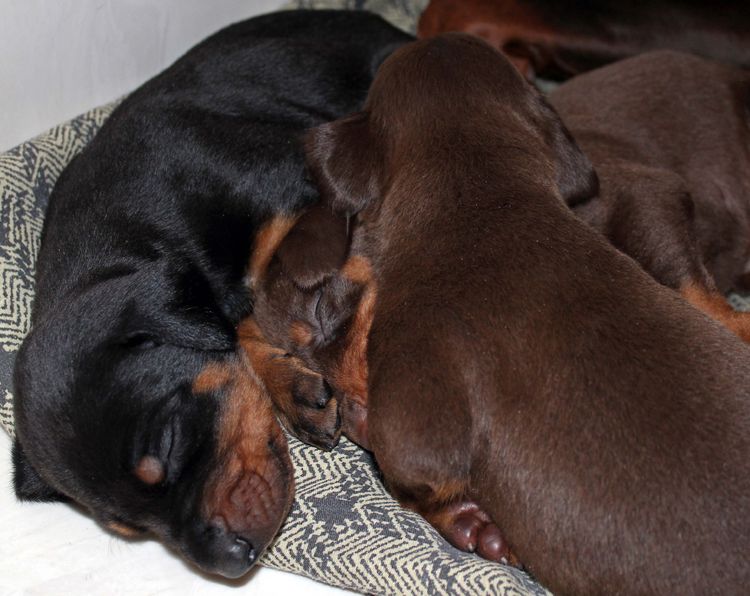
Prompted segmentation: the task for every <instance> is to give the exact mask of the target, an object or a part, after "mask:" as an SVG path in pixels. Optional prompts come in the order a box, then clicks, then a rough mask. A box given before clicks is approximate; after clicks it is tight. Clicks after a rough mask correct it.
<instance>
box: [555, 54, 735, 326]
mask: <svg viewBox="0 0 750 596" xmlns="http://www.w3.org/2000/svg"><path fill="white" fill-rule="evenodd" d="M550 101H551V103H552V105H553V106H554V107H555V108H556V109H557V111H558V112H559V114H560V116H561V117H562V119H563V122H565V124H566V126H567V127H568V129H569V130H570V132H571V133H572V134H573V136H574V137H575V139H576V141H577V142H578V144H579V145H580V146H581V147H582V149H583V150H584V151H585V152H586V154H587V155H588V156H589V157H590V158H591V160H592V161H593V164H594V167H595V169H596V171H597V174H598V175H599V181H600V185H599V190H598V192H597V193H596V194H595V195H594V196H592V197H589V198H586V199H585V200H579V201H577V202H576V203H575V204H573V208H574V210H575V212H576V214H577V215H578V216H579V217H581V218H582V219H584V220H585V221H587V222H588V223H590V224H591V225H593V226H594V227H595V228H596V229H598V230H599V231H601V232H602V233H604V235H605V236H607V238H608V239H609V240H610V241H611V242H612V243H613V244H614V245H615V246H616V247H617V248H619V249H620V250H622V251H623V252H625V253H627V254H628V255H630V256H631V257H633V258H634V259H636V260H637V261H638V262H639V263H640V264H641V265H642V266H643V267H644V268H645V269H646V271H648V272H649V273H650V274H651V275H653V276H654V277H655V278H656V280H657V281H659V282H660V283H663V284H664V285H666V286H668V287H670V288H673V289H675V290H678V291H679V292H680V293H681V294H682V295H683V296H684V297H685V298H686V299H687V300H688V301H690V302H691V303H692V304H693V305H694V306H696V307H697V308H700V309H702V310H704V311H705V312H706V313H707V314H709V315H710V316H712V317H714V318H716V319H717V320H719V321H721V322H722V323H724V324H725V325H726V326H727V327H729V328H730V329H732V330H733V331H734V332H735V333H737V334H738V335H739V336H740V337H742V338H743V339H744V340H745V341H750V314H747V313H738V312H735V311H734V310H733V309H732V308H731V306H730V305H729V304H728V303H727V301H726V300H725V299H724V296H723V294H724V293H726V292H727V291H729V290H732V289H746V287H747V280H748V276H747V273H748V271H749V270H750V153H749V148H750V111H748V110H749V108H750V72H748V71H746V70H741V69H737V68H733V67H730V66H726V65H722V64H718V63H715V62H711V61H709V60H705V59H702V58H698V57H696V56H691V55H689V54H681V53H678V52H669V51H662V52H653V53H650V54H645V55H643V56H639V57H636V58H631V59H630V60H624V61H622V62H618V63H617V64H613V65H611V66H608V67H605V68H601V69H599V70H596V71H594V72H591V73H588V74H586V75H582V76H580V77H578V78H576V79H574V80H572V81H569V82H568V83H566V84H564V85H562V86H561V87H560V88H558V89H556V90H555V91H553V92H552V93H551V94H550Z"/></svg>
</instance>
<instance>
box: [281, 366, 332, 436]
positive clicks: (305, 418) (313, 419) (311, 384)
mask: <svg viewBox="0 0 750 596" xmlns="http://www.w3.org/2000/svg"><path fill="white" fill-rule="evenodd" d="M283 401H284V402H285V403H284V410H285V411H284V412H282V418H283V419H284V422H285V423H287V426H288V427H289V428H288V429H289V431H290V432H292V434H294V435H295V436H296V437H297V438H298V439H300V440H301V441H303V442H305V443H308V444H309V445H314V446H315V447H319V448H321V449H326V450H329V449H333V447H335V446H336V444H337V443H338V441H339V438H340V437H341V416H340V414H339V404H338V400H337V399H336V398H335V397H334V396H333V391H331V387H330V386H329V385H328V383H327V382H326V381H325V379H323V377H321V376H320V375H315V376H313V375H310V376H306V377H302V378H298V379H296V380H295V383H294V384H293V386H292V390H291V400H289V399H285V400H283Z"/></svg>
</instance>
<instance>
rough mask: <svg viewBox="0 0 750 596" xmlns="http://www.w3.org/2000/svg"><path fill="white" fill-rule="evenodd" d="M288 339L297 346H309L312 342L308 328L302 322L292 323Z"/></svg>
mask: <svg viewBox="0 0 750 596" xmlns="http://www.w3.org/2000/svg"><path fill="white" fill-rule="evenodd" d="M289 337H290V338H291V340H292V341H293V342H294V343H295V344H297V345H298V346H303V347H304V346H309V345H310V343H311V342H312V340H313V334H312V330H311V329H310V326H309V325H307V324H306V323H303V322H302V321H294V323H292V324H291V326H290V327H289Z"/></svg>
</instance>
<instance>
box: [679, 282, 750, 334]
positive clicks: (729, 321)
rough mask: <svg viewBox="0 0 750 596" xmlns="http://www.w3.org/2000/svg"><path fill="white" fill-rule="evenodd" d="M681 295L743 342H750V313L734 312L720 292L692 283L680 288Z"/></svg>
mask: <svg viewBox="0 0 750 596" xmlns="http://www.w3.org/2000/svg"><path fill="white" fill-rule="evenodd" d="M680 294H682V296H683V298H685V300H687V301H688V302H689V303H690V304H692V305H693V306H694V307H695V308H697V309H698V310H701V311H703V312H704V313H706V314H707V315H708V316H709V317H711V318H712V319H714V320H716V321H718V322H719V323H721V324H722V325H724V326H725V327H726V328H727V329H729V330H730V331H732V332H733V333H734V334H736V335H738V336H739V337H740V338H741V339H742V340H743V341H746V342H750V313H746V312H738V311H736V310H734V309H733V308H732V305H731V304H729V303H728V302H727V300H726V298H725V297H724V296H723V295H722V294H721V293H720V292H718V291H716V290H710V289H708V288H706V287H705V286H703V285H702V284H700V283H696V282H693V281H690V282H688V283H686V284H684V285H683V286H682V287H681V288H680Z"/></svg>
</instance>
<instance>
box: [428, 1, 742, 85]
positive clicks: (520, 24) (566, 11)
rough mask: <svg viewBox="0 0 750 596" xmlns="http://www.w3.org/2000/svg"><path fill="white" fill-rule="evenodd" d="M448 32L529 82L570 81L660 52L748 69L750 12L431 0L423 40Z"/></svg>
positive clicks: (726, 7) (659, 4)
mask: <svg viewBox="0 0 750 596" xmlns="http://www.w3.org/2000/svg"><path fill="white" fill-rule="evenodd" d="M447 31H463V32H466V33H471V34H472V35H477V36H479V37H482V38H484V39H485V40H486V41H488V42H490V43H491V44H492V45H494V46H495V47H496V48H499V49H501V50H503V52H505V53H506V55H507V56H508V57H509V58H510V59H511V60H512V61H513V63H514V64H515V65H516V66H517V67H518V68H519V69H520V70H521V72H523V73H524V74H525V75H526V76H527V77H528V78H529V79H533V78H534V76H535V75H538V76H540V77H544V78H551V79H558V80H563V79H568V78H570V77H572V76H574V75H576V74H579V73H582V72H585V71H588V70H591V69H593V68H597V67H599V66H602V65H604V64H608V63H610V62H616V61H617V60H621V59H623V58H628V57H630V56H634V55H636V54H641V53H643V52H648V51H650V50H658V49H673V50H681V51H684V52H692V53H695V54H698V55H701V56H706V57H708V58H713V59H715V60H719V61H722V62H727V63H729V64H736V65H739V66H744V67H748V66H750V12H748V10H747V5H746V3H745V2H742V1H738V0H732V1H729V2H726V1H725V2H722V3H721V7H720V8H717V6H716V5H712V4H711V3H710V2H694V1H693V2H684V1H680V0H657V1H654V0H652V1H650V2H635V3H623V2H619V1H617V0H589V1H588V2H585V3H579V4H576V3H570V2H564V1H561V0H432V1H431V2H430V4H429V6H427V8H426V9H425V11H424V12H423V13H422V16H421V17H420V19H419V26H418V36H419V37H420V38H427V37H432V36H433V35H438V34H440V33H445V32H447Z"/></svg>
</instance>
